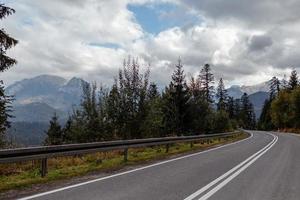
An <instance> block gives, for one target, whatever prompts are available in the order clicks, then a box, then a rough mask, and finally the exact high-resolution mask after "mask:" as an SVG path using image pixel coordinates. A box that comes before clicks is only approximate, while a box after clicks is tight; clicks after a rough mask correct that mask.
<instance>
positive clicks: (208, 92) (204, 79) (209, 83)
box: [199, 64, 214, 103]
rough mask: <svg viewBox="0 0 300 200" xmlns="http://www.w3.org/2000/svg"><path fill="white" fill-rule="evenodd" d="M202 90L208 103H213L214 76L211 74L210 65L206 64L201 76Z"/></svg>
mask: <svg viewBox="0 0 300 200" xmlns="http://www.w3.org/2000/svg"><path fill="white" fill-rule="evenodd" d="M199 79H200V84H201V89H202V91H203V93H204V96H205V99H206V101H207V102H208V103H213V102H214V101H213V94H214V86H213V84H214V75H213V74H212V72H211V67H210V65H209V64H205V65H204V66H203V68H202V69H201V72H200V74H199Z"/></svg>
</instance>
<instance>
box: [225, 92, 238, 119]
mask: <svg viewBox="0 0 300 200" xmlns="http://www.w3.org/2000/svg"><path fill="white" fill-rule="evenodd" d="M234 106H235V105H234V98H233V97H228V103H227V112H228V116H229V118H230V119H235V117H236V116H235V108H234Z"/></svg>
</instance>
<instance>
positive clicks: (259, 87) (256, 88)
mask: <svg viewBox="0 0 300 200" xmlns="http://www.w3.org/2000/svg"><path fill="white" fill-rule="evenodd" d="M269 82H270V81H266V82H262V83H259V84H256V85H250V86H245V85H242V86H238V85H233V86H231V87H229V88H228V89H227V92H228V95H229V96H231V97H234V98H240V97H241V96H242V95H243V93H247V94H248V95H251V94H254V93H256V92H269Z"/></svg>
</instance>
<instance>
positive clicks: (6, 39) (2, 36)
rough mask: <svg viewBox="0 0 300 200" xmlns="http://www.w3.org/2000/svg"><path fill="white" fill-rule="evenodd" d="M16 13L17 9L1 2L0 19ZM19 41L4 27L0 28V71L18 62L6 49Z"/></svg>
mask: <svg viewBox="0 0 300 200" xmlns="http://www.w3.org/2000/svg"><path fill="white" fill-rule="evenodd" d="M13 13H15V10H14V9H12V8H9V7H6V6H4V4H1V3H0V20H3V19H4V18H5V17H7V16H9V15H11V14H13ZM17 43H18V41H17V40H16V39H14V38H12V37H10V36H9V35H8V34H7V33H6V32H5V31H4V29H0V72H3V71H5V70H7V69H8V68H10V67H11V66H13V65H14V64H16V63H17V61H16V60H15V59H13V58H10V57H8V56H7V55H6V51H7V50H8V49H10V48H12V47H14V46H15V45H16V44H17Z"/></svg>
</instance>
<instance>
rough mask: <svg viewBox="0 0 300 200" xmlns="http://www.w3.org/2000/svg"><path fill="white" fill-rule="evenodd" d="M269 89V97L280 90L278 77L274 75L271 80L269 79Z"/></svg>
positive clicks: (274, 95)
mask: <svg viewBox="0 0 300 200" xmlns="http://www.w3.org/2000/svg"><path fill="white" fill-rule="evenodd" d="M269 85H270V90H269V93H270V99H273V98H275V97H276V95H277V94H278V93H279V91H280V81H279V79H278V78H277V77H276V76H274V77H273V78H272V79H271V81H270V84H269Z"/></svg>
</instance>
